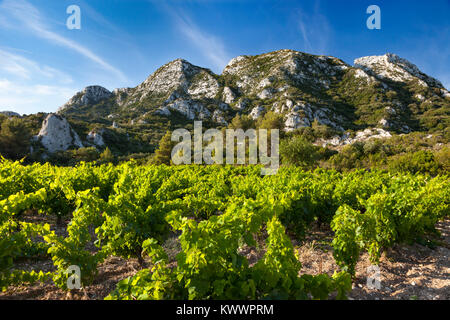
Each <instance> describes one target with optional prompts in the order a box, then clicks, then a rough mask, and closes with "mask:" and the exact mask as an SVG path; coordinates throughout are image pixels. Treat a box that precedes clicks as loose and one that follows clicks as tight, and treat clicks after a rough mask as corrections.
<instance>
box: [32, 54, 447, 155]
mask: <svg viewBox="0 0 450 320" xmlns="http://www.w3.org/2000/svg"><path fill="white" fill-rule="evenodd" d="M269 111H271V112H274V113H276V114H279V115H281V116H282V118H283V122H284V131H285V132H292V131H295V130H297V129H300V128H307V127H311V126H312V125H313V123H315V124H319V125H324V126H327V127H328V128H330V129H331V131H332V132H335V133H336V136H335V137H334V141H337V140H338V141H340V140H342V139H345V138H346V135H345V132H347V134H348V132H349V131H350V132H358V131H359V132H363V130H366V129H368V128H378V131H374V134H372V135H377V134H378V133H379V132H381V135H382V136H390V133H397V134H407V133H410V132H416V131H419V132H423V133H433V132H437V131H439V132H442V131H445V130H446V129H447V128H448V127H449V114H450V93H449V92H448V90H447V89H446V88H444V87H443V85H442V84H441V83H440V82H439V81H438V80H437V79H434V78H432V77H430V76H428V75H426V74H424V73H423V72H421V71H420V70H419V69H418V68H417V67H416V66H415V65H414V64H412V63H411V62H409V61H407V60H405V59H402V58H400V57H398V56H397V55H395V54H386V55H383V56H371V57H363V58H359V59H356V60H355V62H354V66H350V65H348V64H346V63H345V62H344V61H342V60H340V59H338V58H335V57H329V56H316V55H310V54H306V53H302V52H297V51H292V50H280V51H275V52H271V53H266V54H262V55H257V56H239V57H236V58H234V59H232V60H231V61H230V62H229V63H228V65H227V66H226V67H225V68H224V70H223V72H222V74H221V75H216V74H214V73H213V72H211V71H210V70H209V69H205V68H201V67H198V66H194V65H192V64H191V63H189V62H188V61H186V60H183V59H177V60H174V61H171V62H169V63H167V64H166V65H164V66H162V67H160V68H159V69H158V70H156V71H155V72H154V73H153V74H151V75H150V76H149V77H148V78H147V79H146V80H145V81H144V82H142V83H141V84H140V85H138V86H137V87H135V88H121V89H115V90H113V91H112V92H111V91H109V90H107V89H105V88H103V87H101V86H98V85H95V86H89V87H86V88H85V89H83V90H82V91H80V92H78V93H76V94H75V95H74V96H73V97H72V98H71V99H70V100H69V101H68V102H67V103H66V104H65V105H63V106H61V107H60V108H59V110H58V112H57V114H58V115H59V116H62V117H64V118H65V119H67V120H68V123H69V124H70V129H67V130H66V129H64V130H65V132H66V134H65V136H64V135H63V138H61V137H60V136H58V134H59V132H56V140H60V139H63V140H64V141H65V143H63V144H62V146H61V147H60V148H59V149H60V150H66V149H67V148H69V145H70V144H71V145H72V147H73V148H78V147H80V146H81V145H83V146H85V147H89V146H94V147H96V148H99V149H103V148H105V147H106V146H108V147H110V149H111V150H112V151H113V152H114V153H119V154H129V153H136V152H143V153H151V152H153V151H154V150H155V148H156V147H157V145H158V142H159V140H160V139H161V137H162V136H163V135H164V133H165V132H166V131H167V130H173V129H175V128H180V127H183V128H188V129H189V128H191V127H192V125H193V121H194V120H202V121H203V122H204V124H203V126H204V127H226V126H227V125H228V124H229V123H230V122H231V120H232V119H233V118H234V117H235V116H236V115H238V114H240V115H248V116H249V117H250V118H252V119H255V120H257V119H259V118H261V117H263V116H264V115H265V114H266V113H267V112H269ZM47 120H49V119H47ZM61 121H63V120H61ZM44 126H45V124H44ZM61 126H62V127H64V126H65V125H63V124H61ZM72 129H73V132H74V133H75V134H76V135H77V136H79V138H80V139H78V138H77V137H76V136H74V137H73V139H72V142H73V143H70V141H69V140H70V139H71V137H68V136H67V132H70V131H71V130H72ZM380 129H382V130H381V131H380ZM34 130H35V133H34V134H37V133H38V131H39V130H41V134H40V135H39V136H37V137H36V138H35V141H36V142H37V144H35V149H36V148H39V141H42V138H43V136H44V135H43V134H42V132H43V131H45V130H46V129H45V128H34ZM64 130H63V131H64ZM66 142H67V143H66ZM331 144H333V143H331ZM44 147H45V148H44V149H46V150H47V151H51V152H53V151H55V150H57V149H58V148H55V147H54V146H52V147H48V145H45V143H44Z"/></svg>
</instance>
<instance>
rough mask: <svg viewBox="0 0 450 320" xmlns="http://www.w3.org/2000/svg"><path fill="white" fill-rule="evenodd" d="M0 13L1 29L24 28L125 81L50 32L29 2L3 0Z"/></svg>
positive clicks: (103, 63) (94, 57)
mask: <svg viewBox="0 0 450 320" xmlns="http://www.w3.org/2000/svg"><path fill="white" fill-rule="evenodd" d="M0 12H1V14H0V20H3V21H4V22H3V24H2V26H3V27H9V28H16V29H17V28H20V29H22V30H23V28H26V29H27V30H29V31H31V32H33V33H34V34H35V35H36V36H38V37H40V38H43V39H46V40H48V41H51V42H52V43H55V44H57V45H60V46H63V47H66V48H68V49H71V50H73V51H75V52H77V53H79V54H81V55H82V56H84V57H85V58H87V59H90V60H91V61H93V62H95V63H96V64H97V65H99V66H100V67H102V68H103V69H104V70H107V71H109V72H112V73H113V74H114V75H116V76H117V77H118V78H119V79H120V80H122V81H126V77H125V75H124V74H123V73H122V72H121V71H120V70H119V69H117V68H115V67H113V66H112V65H111V64H109V63H107V62H106V61H105V60H104V59H102V58H101V57H100V56H98V55H96V54H95V53H93V52H92V51H91V50H90V49H88V48H86V47H85V46H83V45H80V44H79V43H77V42H75V41H73V40H70V39H67V38H65V37H63V36H61V35H59V34H57V33H56V32H54V31H52V30H51V29H50V27H49V26H48V25H47V24H46V23H45V22H44V21H45V19H44V16H43V15H42V14H41V12H40V11H39V10H38V9H37V8H36V7H35V6H33V5H32V4H30V3H29V2H27V1H25V0H4V1H3V2H2V3H1V4H0ZM12 20H16V21H15V23H14V22H12Z"/></svg>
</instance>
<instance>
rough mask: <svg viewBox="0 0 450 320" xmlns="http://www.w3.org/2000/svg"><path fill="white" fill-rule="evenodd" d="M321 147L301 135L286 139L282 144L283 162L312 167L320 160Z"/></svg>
mask: <svg viewBox="0 0 450 320" xmlns="http://www.w3.org/2000/svg"><path fill="white" fill-rule="evenodd" d="M320 149H321V148H320V147H317V146H315V145H313V144H312V143H311V142H309V141H307V140H306V139H305V138H303V137H301V136H294V137H292V138H289V139H284V140H282V141H281V144H280V155H281V163H282V164H287V165H295V166H301V167H304V168H308V169H309V168H312V167H313V166H314V165H315V164H316V162H317V160H318V157H319V151H320Z"/></svg>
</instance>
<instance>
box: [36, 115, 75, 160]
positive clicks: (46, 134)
mask: <svg viewBox="0 0 450 320" xmlns="http://www.w3.org/2000/svg"><path fill="white" fill-rule="evenodd" d="M36 138H37V140H38V141H40V142H41V144H42V145H43V146H44V148H46V149H47V150H48V151H49V152H51V153H54V152H57V151H65V150H67V149H69V148H70V147H76V148H83V143H82V142H81V140H80V137H79V136H78V134H77V133H76V132H75V131H74V130H73V129H72V128H71V127H70V124H69V123H68V122H67V120H66V119H65V118H63V117H61V116H59V115H56V114H49V115H48V116H47V118H46V119H45V120H44V122H43V123H42V128H41V131H40V132H39V134H38V135H37V137H36Z"/></svg>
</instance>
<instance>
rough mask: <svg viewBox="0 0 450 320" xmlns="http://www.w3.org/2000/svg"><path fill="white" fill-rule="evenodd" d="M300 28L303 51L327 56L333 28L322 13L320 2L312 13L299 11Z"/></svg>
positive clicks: (316, 3) (315, 5) (317, 2)
mask: <svg viewBox="0 0 450 320" xmlns="http://www.w3.org/2000/svg"><path fill="white" fill-rule="evenodd" d="M298 19H299V20H298V28H299V31H300V33H301V36H302V40H303V50H304V51H306V52H308V53H313V54H326V53H327V50H328V44H329V41H330V34H331V27H330V25H329V23H328V20H327V18H326V17H325V16H324V15H322V14H321V13H320V2H319V1H316V2H315V4H314V8H313V10H311V11H310V12H308V11H306V10H303V9H300V10H299V11H298Z"/></svg>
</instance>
